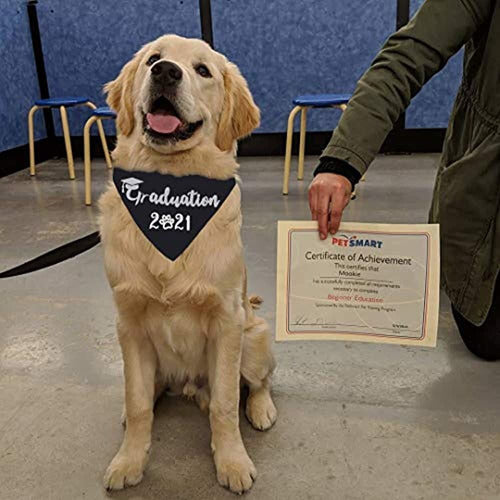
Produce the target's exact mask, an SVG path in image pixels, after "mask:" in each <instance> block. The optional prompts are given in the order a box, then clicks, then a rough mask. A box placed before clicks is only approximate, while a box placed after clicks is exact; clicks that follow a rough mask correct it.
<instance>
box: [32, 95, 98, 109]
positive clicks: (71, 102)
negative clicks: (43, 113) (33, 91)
mask: <svg viewBox="0 0 500 500" xmlns="http://www.w3.org/2000/svg"><path fill="white" fill-rule="evenodd" d="M89 101H90V98H89V97H84V96H76V97H75V96H73V97H49V98H48V99H38V100H36V101H35V104H36V105H37V106H50V107H59V106H78V105H79V104H85V103H86V102H89Z"/></svg>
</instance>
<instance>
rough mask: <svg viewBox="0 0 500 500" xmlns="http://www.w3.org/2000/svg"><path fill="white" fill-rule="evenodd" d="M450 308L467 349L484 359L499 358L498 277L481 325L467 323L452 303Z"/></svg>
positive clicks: (499, 288) (499, 299)
mask: <svg viewBox="0 0 500 500" xmlns="http://www.w3.org/2000/svg"><path fill="white" fill-rule="evenodd" d="M451 310H452V312H453V316H454V318H455V321H456V323H457V326H458V331H459V332H460V336H461V337H462V340H463V341H464V344H465V345H466V346H467V349H469V351H470V352H472V353H473V354H475V355H476V356H478V357H480V358H482V359H484V360H486V361H496V360H497V359H500V278H498V279H497V282H496V285H495V292H494V294H493V303H492V304H491V308H490V311H489V313H488V316H487V317H486V321H485V322H484V323H483V324H482V325H481V326H474V325H473V324H472V323H469V322H468V321H467V320H466V319H465V318H464V317H463V316H462V315H461V314H460V313H459V312H458V311H457V310H456V309H455V308H454V307H453V305H452V306H451Z"/></svg>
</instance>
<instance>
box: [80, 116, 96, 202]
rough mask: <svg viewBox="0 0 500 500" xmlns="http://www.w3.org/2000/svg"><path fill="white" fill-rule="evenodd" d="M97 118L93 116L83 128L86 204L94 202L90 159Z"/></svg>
mask: <svg viewBox="0 0 500 500" xmlns="http://www.w3.org/2000/svg"><path fill="white" fill-rule="evenodd" d="M96 120H97V117H96V116H91V117H90V118H89V119H88V120H87V122H86V123H85V127H84V128H83V164H84V178H85V205H91V204H92V189H91V183H92V177H91V176H92V172H91V166H92V165H91V160H90V129H91V128H92V125H93V124H94V122H95V121H96Z"/></svg>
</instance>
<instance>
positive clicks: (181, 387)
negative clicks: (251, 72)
mask: <svg viewBox="0 0 500 500" xmlns="http://www.w3.org/2000/svg"><path fill="white" fill-rule="evenodd" d="M154 52H156V53H161V57H162V58H163V59H166V60H169V61H174V62H175V63H176V64H178V65H179V67H181V68H182V71H183V73H184V77H183V83H182V86H181V87H180V88H179V97H178V98H179V102H180V104H179V106H180V107H181V109H182V112H183V114H184V115H185V116H187V117H189V118H190V119H192V120H198V119H200V118H201V119H203V125H202V127H201V128H200V129H199V130H197V131H196V132H195V134H194V135H193V136H192V137H191V138H189V139H187V140H185V141H179V142H178V143H176V144H158V143H153V142H152V141H151V140H150V139H149V138H148V137H147V135H146V134H145V133H144V130H143V128H142V122H141V117H142V114H141V113H142V112H143V111H144V109H143V108H144V102H146V99H147V97H148V91H149V90H148V89H149V86H148V78H149V68H148V67H147V66H146V65H145V61H146V60H147V59H148V57H150V54H151V53H154ZM200 60H201V61H203V62H204V63H206V64H207V65H208V66H209V68H210V70H211V72H212V76H213V77H212V78H210V79H201V77H199V75H197V74H196V72H195V71H194V70H193V64H194V63H196V62H197V61H200ZM106 91H107V92H108V103H109V105H110V106H111V107H112V108H114V109H115V110H116V111H117V113H118V117H117V125H118V128H119V136H118V144H117V147H116V149H115V151H114V153H113V158H114V162H115V164H116V165H119V166H120V167H121V168H124V169H129V170H144V171H156V172H161V173H169V174H172V175H187V174H199V175H203V176H206V177H211V178H216V179H227V178H230V177H234V176H236V172H237V168H238V165H237V163H236V161H235V158H234V151H235V144H236V140H237V139H239V138H241V137H243V136H245V135H248V134H249V133H250V132H251V131H252V130H253V129H254V128H255V127H256V126H257V125H258V123H259V110H258V108H257V107H256V106H255V104H254V102H253V99H252V96H251V94H250V92H249V90H248V88H247V85H246V82H245V80H244V79H243V77H242V76H241V74H240V73H239V71H238V69H237V68H236V66H234V65H233V64H231V63H230V62H228V61H227V59H226V58H225V57H224V56H222V55H221V54H218V53H216V52H214V51H213V50H211V49H210V47H209V46H208V45H206V44H205V43H204V42H201V41H199V40H189V39H184V38H180V37H177V36H173V35H168V36H164V37H161V38H159V39H158V40H156V41H154V42H151V43H150V44H148V45H146V46H144V47H143V48H142V49H141V50H140V51H139V52H138V53H137V54H136V55H135V57H134V58H133V59H132V61H130V62H129V63H127V64H126V65H125V66H124V68H123V69H122V71H121V73H120V75H119V76H118V77H117V78H116V80H114V81H112V82H110V83H108V84H107V85H106ZM100 209H101V213H102V215H101V220H100V227H101V235H102V241H103V245H104V257H105V267H106V272H107V275H108V279H109V282H110V285H111V287H112V289H113V295H114V299H115V302H116V307H117V310H118V320H117V330H118V337H119V341H120V346H121V349H122V354H123V361H124V375H125V413H124V419H125V422H126V429H125V436H124V440H123V444H122V446H121V448H120V450H119V451H118V453H117V454H116V456H115V458H114V459H113V460H112V462H111V464H110V466H109V467H108V470H107V472H106V475H105V478H104V482H105V486H106V488H108V489H121V488H123V487H125V486H128V485H134V484H137V483H138V482H139V481H140V480H141V479H142V476H143V471H144V467H145V465H146V461H147V456H148V452H149V448H150V445H151V426H152V422H153V406H154V402H155V400H156V398H157V397H158V396H159V395H160V394H161V393H162V392H163V391H164V390H165V388H166V387H168V388H169V391H175V392H178V393H184V394H185V395H187V396H189V397H192V398H195V399H196V401H197V402H198V404H199V405H200V407H201V408H202V409H205V408H208V410H209V416H210V426H211V431H212V440H211V445H212V451H213V453H214V461H215V466H216V471H217V478H218V480H219V482H220V483H221V484H222V485H224V486H227V487H228V488H230V489H231V490H232V491H234V492H240V493H241V492H243V491H245V490H247V489H248V488H250V487H251V485H252V483H253V479H254V478H255V475H256V471H255V467H254V465H253V463H252V461H251V460H250V458H249V457H248V454H247V452H246V450H245V447H244V444H243V441H242V439H241V435H240V430H239V422H238V406H239V398H240V379H241V380H243V382H244V383H246V384H247V385H248V386H249V391H250V392H249V397H248V400H247V404H246V414H247V417H248V419H249V420H250V422H251V423H252V424H253V426H254V427H256V428H257V429H260V430H264V429H267V428H269V427H271V425H272V424H273V423H274V421H275V420H276V409H275V407H274V404H273V402H272V400H271V395H270V375H271V373H272V370H273V368H274V359H273V355H272V353H271V349H270V332H269V328H268V325H267V324H266V322H265V321H264V320H263V319H261V318H259V317H258V316H256V315H255V313H254V311H253V307H252V306H255V304H256V303H257V302H258V300H257V299H252V302H253V303H251V301H250V300H249V298H248V297H247V292H246V271H245V264H244V260H243V254H242V243H241V237H240V228H241V212H240V189H239V186H238V184H237V185H236V186H235V188H234V189H233V191H232V192H231V194H230V195H229V197H228V198H227V199H226V201H225V202H224V204H223V205H222V206H221V208H220V209H219V211H218V212H217V213H216V215H215V216H214V217H213V218H212V219H211V220H210V221H209V223H208V224H207V225H206V226H205V228H204V229H203V230H202V232H201V233H200V234H199V235H198V236H197V237H196V239H195V240H194V241H193V242H192V244H191V245H190V246H189V247H188V249H187V250H185V251H184V253H183V254H182V255H181V256H180V257H178V258H177V260H175V261H174V262H171V261H169V260H168V259H166V258H165V257H164V256H163V255H162V254H160V253H159V252H158V251H157V250H156V248H155V247H154V246H153V245H152V244H151V243H150V242H149V241H148V240H147V239H146V237H145V236H144V235H143V234H142V233H141V231H140V230H139V229H138V227H137V226H136V225H135V223H134V222H133V220H132V218H131V216H130V215H129V213H128V211H127V209H126V207H125V206H124V204H123V203H122V201H121V199H120V197H119V195H118V193H117V191H116V189H115V187H114V186H113V185H110V186H109V188H108V190H107V191H106V192H105V194H104V195H103V196H102V198H101V200H100Z"/></svg>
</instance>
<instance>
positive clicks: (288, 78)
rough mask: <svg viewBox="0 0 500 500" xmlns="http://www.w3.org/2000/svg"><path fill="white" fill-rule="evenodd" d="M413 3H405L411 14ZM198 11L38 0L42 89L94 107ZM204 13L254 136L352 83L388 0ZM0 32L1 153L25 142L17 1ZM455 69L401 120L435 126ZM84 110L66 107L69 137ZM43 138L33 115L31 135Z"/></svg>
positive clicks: (388, 27)
mask: <svg viewBox="0 0 500 500" xmlns="http://www.w3.org/2000/svg"><path fill="white" fill-rule="evenodd" d="M433 1H435V0H433ZM421 3H422V0H412V2H411V8H412V11H413V12H414V11H415V10H416V9H417V8H418V6H419V5H420V4H421ZM198 8H199V2H198V0H134V1H132V0H128V1H124V0H106V1H100V2H96V1H95V0H40V2H39V4H38V12H39V19H40V29H41V32H42V42H43V48H44V54H45V61H46V67H47V75H48V83H49V89H50V93H51V95H52V96H59V95H71V94H81V95H88V96H89V97H90V98H91V99H92V100H93V101H94V102H96V103H97V104H104V96H103V95H102V86H103V84H104V83H105V82H107V81H109V80H111V79H113V78H114V77H115V76H116V75H117V73H118V72H119V70H120V68H121V66H122V65H123V64H124V63H125V62H126V61H127V60H128V59H130V57H131V56H132V55H133V53H134V52H135V51H136V50H137V49H138V48H139V47H140V46H141V45H143V44H144V43H146V42H148V41H150V40H152V39H154V38H156V37H157V36H159V35H162V34H164V33H178V34H180V35H184V36H190V37H200V35H201V33H200V19H199V12H198ZM212 10H213V24H214V43H215V47H216V49H217V50H220V51H221V52H223V53H225V54H226V55H227V56H228V57H229V58H230V59H231V60H233V61H234V62H236V63H237V64H238V65H239V66H240V68H241V70H242V72H243V74H244V75H245V76H246V78H247V79H248V82H249V84H250V88H251V90H252V92H253V94H254V96H255V99H256V101H257V103H258V104H259V106H260V107H261V110H262V126H261V128H260V129H259V132H283V131H284V130H285V127H286V118H287V115H288V112H289V110H290V109H291V106H292V99H293V97H294V96H295V95H297V94H301V93H314V92H334V93H346V92H351V91H352V90H353V89H354V87H355V85H356V82H357V80H358V78H359V77H360V76H361V75H362V73H363V72H364V70H365V69H366V68H367V66H368V65H369V64H370V62H371V61H372V59H373V57H374V56H375V54H376V53H377V51H378V50H379V48H380V47H381V45H382V44H383V43H384V41H385V40H386V39H387V37H388V36H389V35H390V34H391V33H392V32H393V31H394V29H395V18H396V0H350V1H349V2H346V1H344V0H314V1H309V2H304V1H299V0H293V1H292V0H272V1H270V0H248V1H243V0H212ZM0 36H1V42H2V43H1V44H0V61H2V71H1V72H0V123H1V128H0V151H1V150H5V149H9V148H12V147H15V146H17V145H21V144H26V142H27V132H26V114H27V112H28V109H29V107H30V106H31V104H32V102H33V100H34V99H35V98H36V97H37V96H38V85H37V80H36V73H35V66H34V63H33V55H32V49H31V41H30V35H29V25H28V19H27V14H26V2H25V1H21V0H0ZM460 74H461V55H458V56H456V57H455V58H453V59H452V60H451V61H450V62H449V64H448V66H447V67H446V69H445V70H444V71H443V72H442V73H441V74H440V75H438V76H436V77H435V78H434V79H433V80H432V81H431V82H430V83H429V84H428V85H427V86H426V88H425V89H424V90H423V91H422V92H421V94H420V95H418V96H417V97H416V98H415V100H414V103H413V104H412V105H411V107H410V109H409V110H408V113H407V126H408V127H426V128H428V127H445V126H446V124H447V121H448V116H449V112H450V108H451V105H452V102H453V98H454V95H455V93H456V89H457V86H458V82H459V79H460ZM87 116H88V110H85V109H72V110H70V112H69V120H70V126H71V129H72V133H73V134H75V135H77V134H80V133H81V131H82V128H83V124H84V121H85V119H86V118H87ZM338 116H339V115H338V112H337V111H332V110H318V111H313V112H311V113H309V118H308V123H309V127H308V128H309V130H332V129H333V128H334V127H335V125H336V122H337V120H338ZM54 117H55V123H56V131H57V132H58V133H59V134H60V133H61V130H60V124H59V117H58V116H57V114H56V113H55V114H54ZM106 126H107V127H108V130H109V131H113V124H112V123H107V125H106ZM94 132H95V131H94ZM43 134H44V127H43V126H42V114H41V113H40V114H39V116H38V118H37V137H42V136H43Z"/></svg>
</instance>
